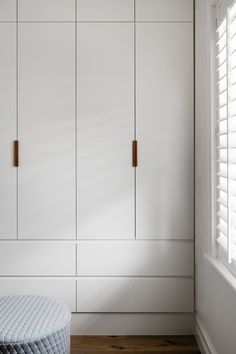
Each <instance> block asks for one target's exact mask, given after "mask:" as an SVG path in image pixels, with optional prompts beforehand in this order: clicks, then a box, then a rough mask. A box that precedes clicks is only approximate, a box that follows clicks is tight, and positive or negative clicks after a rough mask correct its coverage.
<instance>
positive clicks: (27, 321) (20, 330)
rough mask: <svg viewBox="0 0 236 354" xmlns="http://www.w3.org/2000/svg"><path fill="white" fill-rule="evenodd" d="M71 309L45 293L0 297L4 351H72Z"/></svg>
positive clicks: (0, 350)
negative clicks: (41, 294)
mask: <svg viewBox="0 0 236 354" xmlns="http://www.w3.org/2000/svg"><path fill="white" fill-rule="evenodd" d="M70 320H71V314H70V310H69V309H68V308H67V306H65V305H64V304H62V303H61V302H59V301H57V300H54V299H50V298H46V297H42V296H33V295H32V296H6V297H0V353H1V354H8V353H9V354H15V353H17V354H18V353H20V354H24V353H27V354H28V353H29V354H31V353H33V354H42V353H43V354H46V353H50V354H69V353H70Z"/></svg>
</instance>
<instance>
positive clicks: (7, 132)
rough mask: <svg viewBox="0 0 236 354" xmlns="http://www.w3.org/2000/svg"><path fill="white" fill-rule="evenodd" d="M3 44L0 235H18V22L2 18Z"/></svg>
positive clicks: (0, 35) (0, 57)
mask: <svg viewBox="0 0 236 354" xmlns="http://www.w3.org/2000/svg"><path fill="white" fill-rule="evenodd" d="M6 3H7V1H6ZM3 5H4V9H5V5H6V4H5V3H0V9H1V8H2V7H3ZM3 14H4V12H2V13H1V18H2V19H3ZM7 15H9V11H7ZM6 19H8V16H7V17H6ZM0 48H1V55H0V156H1V158H0V180H1V183H0V239H14V238H16V220H17V217H16V201H17V189H16V186H17V179H16V178H17V171H16V168H14V167H13V140H15V139H16V136H17V132H16V126H17V115H16V23H4V22H0Z"/></svg>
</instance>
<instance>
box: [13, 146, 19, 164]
mask: <svg viewBox="0 0 236 354" xmlns="http://www.w3.org/2000/svg"><path fill="white" fill-rule="evenodd" d="M13 144H14V159H13V164H14V167H19V141H18V140H14V143H13Z"/></svg>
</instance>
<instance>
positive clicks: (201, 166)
mask: <svg viewBox="0 0 236 354" xmlns="http://www.w3.org/2000/svg"><path fill="white" fill-rule="evenodd" d="M210 33H211V5H210V0H196V312H197V317H196V318H197V325H198V326H197V327H200V329H201V331H202V334H203V335H204V336H205V339H206V340H207V341H208V344H209V346H210V353H212V354H213V353H214V352H216V353H218V354H235V352H236V349H235V334H236V328H235V322H236V293H235V292H234V290H233V289H232V288H231V287H230V286H229V285H228V284H227V282H226V281H225V280H224V279H223V277H221V276H220V274H219V273H218V271H217V270H216V269H215V268H214V267H213V266H212V265H211V264H210V262H209V261H208V259H207V258H206V257H205V256H204V254H205V253H209V251H210V239H211V139H210V136H211V130H210V125H211V79H210V72H211V38H210Z"/></svg>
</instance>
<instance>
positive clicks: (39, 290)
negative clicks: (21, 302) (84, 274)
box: [0, 278, 76, 312]
mask: <svg viewBox="0 0 236 354" xmlns="http://www.w3.org/2000/svg"><path fill="white" fill-rule="evenodd" d="M9 295H41V296H49V297H53V298H55V299H58V300H61V301H62V302H64V303H65V304H67V305H68V306H69V308H70V310H71V311H72V312H76V280H75V279H55V278H54V279H51V278H47V279H45V278H0V296H9Z"/></svg>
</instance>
